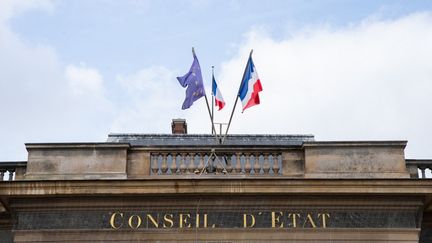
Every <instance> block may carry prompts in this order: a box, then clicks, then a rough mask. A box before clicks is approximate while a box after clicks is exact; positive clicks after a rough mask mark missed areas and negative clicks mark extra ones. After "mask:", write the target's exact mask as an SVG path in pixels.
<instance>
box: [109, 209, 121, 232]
mask: <svg viewBox="0 0 432 243" xmlns="http://www.w3.org/2000/svg"><path fill="white" fill-rule="evenodd" d="M117 215H118V216H119V217H120V218H121V219H122V223H121V224H120V225H118V226H116V225H115V221H116V216H117ZM110 225H111V228H113V229H120V228H121V227H122V226H123V213H113V214H112V215H111V219H110Z"/></svg>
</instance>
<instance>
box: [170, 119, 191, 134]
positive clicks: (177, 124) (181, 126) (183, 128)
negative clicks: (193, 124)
mask: <svg viewBox="0 0 432 243" xmlns="http://www.w3.org/2000/svg"><path fill="white" fill-rule="evenodd" d="M171 130H172V134H187V124H186V120H185V119H173V120H172V123H171Z"/></svg>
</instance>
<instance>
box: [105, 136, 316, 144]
mask: <svg viewBox="0 0 432 243" xmlns="http://www.w3.org/2000/svg"><path fill="white" fill-rule="evenodd" d="M312 141H315V139H314V136H313V135H274V134H249V135H244V134H231V135H228V136H227V138H226V140H225V141H224V145H225V146H301V145H302V144H303V143H304V142H312ZM107 142H111V143H130V144H131V145H132V146H179V145H181V146H214V145H218V142H217V140H216V138H215V136H214V135H211V134H136V133H120V134H117V133H112V134H109V135H108V139H107Z"/></svg>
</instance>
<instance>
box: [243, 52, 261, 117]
mask: <svg viewBox="0 0 432 243" xmlns="http://www.w3.org/2000/svg"><path fill="white" fill-rule="evenodd" d="M262 90H263V89H262V86H261V82H260V80H259V77H258V73H257V71H256V69H255V65H254V63H253V61H252V56H249V60H248V63H247V65H246V69H245V72H244V75H243V80H242V83H241V86H240V90H239V94H238V95H239V97H240V100H241V101H242V105H243V111H244V110H246V109H247V108H249V107H251V106H254V105H258V104H259V103H260V99H259V95H258V93H259V92H260V91H262Z"/></svg>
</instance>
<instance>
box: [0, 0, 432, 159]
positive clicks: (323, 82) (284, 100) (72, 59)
mask: <svg viewBox="0 0 432 243" xmlns="http://www.w3.org/2000/svg"><path fill="white" fill-rule="evenodd" d="M191 47H195V50H196V53H197V56H198V59H199V61H200V64H201V68H202V73H203V77H204V82H205V86H206V90H207V91H206V92H207V94H208V95H210V84H211V66H213V65H214V66H215V76H216V80H217V82H218V85H219V88H220V90H221V92H222V95H223V96H224V99H225V101H226V103H227V105H226V108H224V109H223V110H222V111H220V112H216V114H215V120H216V122H222V123H226V122H228V119H229V116H230V114H231V110H232V109H233V105H234V101H235V98H236V94H237V92H238V87H239V85H240V81H241V78H242V75H243V71H244V67H245V65H246V61H247V58H248V55H249V52H250V50H251V49H253V50H254V52H253V60H254V63H255V67H256V70H257V72H258V75H259V77H260V80H261V83H262V86H263V91H262V92H261V93H260V98H261V104H260V105H258V106H254V107H251V108H249V109H247V110H246V111H245V112H244V113H242V112H241V106H237V107H236V110H235V112H234V116H233V121H232V124H231V128H230V131H229V132H230V134H238V133H242V134H243V133H245V134H313V135H314V136H315V139H316V140H318V141H358V140H407V141H408V145H407V148H406V151H405V152H406V157H407V158H417V159H431V158H432V149H431V148H432V139H431V138H432V108H431V105H432V1H429V0H426V1H416V0H410V1H408V0H405V1H402V0H401V1H397V0H393V1H389V0H387V1H379V0H373V1H366V0H364V1H359V0H357V1H350V0H343V1H342V0H309V1H300V0H283V1H276V0H269V1H262V0H261V1H253V0H227V1H217V0H195V1H192V0H191V1H187V0H179V1H168V0H166V1H150V0H143V1H138V0H125V1H115V0H103V1H102V0H91V1H88V0H74V1H72V0H63V1H60V0H57V1H56V0H34V1H32V0H0V134H1V136H0V161H13V160H26V156H27V152H26V150H25V145H24V144H25V143H39V142H103V141H105V140H106V139H107V135H108V134H109V133H170V132H171V130H170V129H171V125H170V124H171V120H172V119H173V118H184V119H186V120H187V123H188V132H189V133H200V134H201V133H210V127H211V123H210V118H209V116H208V113H207V108H206V105H205V100H204V99H200V100H198V101H196V102H195V103H194V105H193V106H192V107H191V108H190V109H187V110H181V105H182V103H183V99H184V95H185V90H184V89H183V88H182V87H181V86H180V85H179V83H178V81H177V80H176V77H177V76H182V75H184V74H185V73H186V72H187V71H188V70H189V68H190V65H191V64H192V61H193V58H192V53H191Z"/></svg>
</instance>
